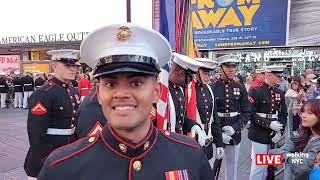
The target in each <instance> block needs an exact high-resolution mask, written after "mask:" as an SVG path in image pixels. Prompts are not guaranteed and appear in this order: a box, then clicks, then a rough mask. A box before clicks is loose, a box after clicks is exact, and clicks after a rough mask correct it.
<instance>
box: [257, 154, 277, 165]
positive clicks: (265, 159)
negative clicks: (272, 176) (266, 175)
mask: <svg viewBox="0 0 320 180" xmlns="http://www.w3.org/2000/svg"><path fill="white" fill-rule="evenodd" d="M256 165H257V166H269V165H272V166H281V165H282V154H256Z"/></svg>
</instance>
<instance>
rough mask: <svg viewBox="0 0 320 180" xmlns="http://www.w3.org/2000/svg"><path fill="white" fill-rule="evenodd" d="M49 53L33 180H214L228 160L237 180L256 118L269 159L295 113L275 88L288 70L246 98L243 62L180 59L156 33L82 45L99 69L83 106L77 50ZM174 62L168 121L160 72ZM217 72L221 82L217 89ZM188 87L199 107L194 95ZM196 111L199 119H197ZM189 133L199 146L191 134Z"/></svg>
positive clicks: (102, 34) (103, 35)
mask: <svg viewBox="0 0 320 180" xmlns="http://www.w3.org/2000/svg"><path fill="white" fill-rule="evenodd" d="M48 53H49V54H50V55H51V56H52V60H53V63H54V66H53V67H54V70H55V77H54V78H52V79H51V80H50V81H49V82H48V83H46V84H44V85H43V86H42V87H41V88H40V89H38V90H37V91H35V92H34V93H33V94H32V96H31V98H30V101H29V114H28V126H27V128H28V135H29V141H30V149H29V151H28V154H27V157H26V160H25V165H24V168H25V171H26V173H27V175H28V177H29V178H30V179H32V178H37V177H38V179H71V178H73V179H103V178H106V177H107V178H108V179H149V180H150V179H178V178H177V177H178V176H179V177H180V179H183V178H185V179H201V180H208V179H213V178H214V171H212V168H214V164H215V160H221V159H222V158H223V157H225V159H226V161H225V179H227V180H231V179H237V164H238V158H239V150H240V142H241V131H242V129H243V128H244V127H245V126H246V125H247V122H248V121H249V120H251V123H250V127H249V134H248V137H249V139H250V140H252V141H253V142H254V143H253V148H254V149H255V151H254V152H256V153H259V151H260V152H265V151H267V149H265V148H267V147H266V146H265V145H268V144H269V145H270V144H272V143H277V142H278V141H279V140H280V138H281V136H282V134H283V128H284V126H285V123H286V120H287V108H286V105H285V102H284V92H282V91H281V90H280V89H278V88H277V87H276V85H277V84H278V83H279V82H280V77H281V74H282V72H283V67H281V66H269V67H266V69H265V72H266V80H265V82H260V83H259V84H257V86H256V87H254V88H251V90H250V92H249V95H248V92H247V90H246V88H245V87H244V85H242V84H239V83H236V82H234V81H233V80H232V79H233V77H234V76H235V74H236V68H237V65H238V63H239V60H238V58H237V57H236V56H233V55H224V56H221V57H218V58H217V59H216V61H213V60H209V59H205V58H198V59H192V58H190V57H187V56H184V55H181V54H178V53H172V50H171V47H170V45H169V43H168V41H167V40H166V39H165V38H164V37H163V36H162V35H161V34H159V33H158V32H156V31H153V30H149V29H144V28H141V27H139V26H136V25H132V24H125V25H110V26H107V27H104V28H101V29H99V30H97V31H94V32H92V33H90V34H89V35H88V37H87V38H86V39H85V40H84V41H83V42H82V44H81V48H80V55H81V57H82V58H83V59H84V60H85V61H86V63H87V64H88V65H89V66H90V67H92V68H95V78H97V79H98V81H99V83H98V85H97V87H95V88H94V89H93V90H92V91H91V92H90V93H89V94H88V95H87V96H86V98H85V99H84V101H83V102H82V103H81V104H80V107H79V108H78V106H79V105H78V103H77V101H76V98H75V95H74V93H73V92H74V90H73V89H72V88H73V87H72V86H69V82H70V81H71V80H72V77H71V76H67V75H66V74H68V73H69V72H73V71H74V70H76V68H77V67H76V66H77V65H76V63H77V62H78V57H79V54H78V53H79V52H78V51H76V50H54V51H50V52H48ZM168 60H169V62H170V70H169V73H168V77H167V78H168V81H169V84H168V89H169V96H168V98H167V99H168V102H167V103H168V109H167V111H166V112H165V113H163V114H166V113H167V115H166V117H168V118H167V119H165V120H160V119H161V118H159V115H158V114H157V113H159V112H160V111H159V109H161V106H163V102H158V100H159V98H160V97H161V86H160V85H159V81H158V80H159V78H164V77H165V75H164V73H163V74H160V76H161V77H159V76H158V75H159V73H160V71H161V70H160V68H159V67H162V66H163V65H165V64H166V63H168ZM218 68H219V70H220V71H221V74H222V77H221V79H219V80H217V81H216V82H215V83H210V81H209V80H208V79H209V76H210V75H211V74H212V72H213V71H214V70H215V69H218ZM151 77H152V78H153V79H151V81H152V88H151V89H150V87H148V86H147V84H148V82H149V80H150V78H151ZM154 77H155V78H154ZM73 78H74V77H73ZM141 79H142V80H141ZM190 82H193V83H194V86H193V87H194V88H195V92H196V104H195V107H192V106H191V104H192V103H188V102H190V101H189V99H188V98H187V97H186V96H187V94H188V93H189V92H188V90H186V89H188V84H190ZM126 83H127V84H126ZM142 87H143V88H142ZM141 88H142V89H141ZM163 90H164V89H163V88H162V91H163ZM136 92H137V94H135V93H136ZM151 97H153V98H151ZM141 106H142V107H141ZM188 111H193V112H195V116H194V117H193V119H192V118H190V116H191V115H188V113H187V112H188ZM137 112H138V113H137ZM150 112H151V115H150ZM156 112H157V113H156ZM150 121H151V122H152V123H151V124H150ZM143 133H144V134H143ZM188 133H190V134H189V136H191V137H192V138H193V139H195V140H196V141H198V143H197V142H196V141H194V140H193V139H190V138H188V137H186V136H184V135H187V134H188ZM78 139H81V140H78ZM77 140H78V141H77ZM65 145H67V146H65ZM62 146H64V147H62ZM61 147H62V148H61ZM52 151H54V152H52ZM49 154H50V156H49ZM210 166H211V167H210ZM259 168H266V167H253V168H252V171H253V172H252V174H253V175H252V177H251V178H252V179H262V174H261V173H260V170H259ZM40 171H41V172H40Z"/></svg>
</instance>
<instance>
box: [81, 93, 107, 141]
mask: <svg viewBox="0 0 320 180" xmlns="http://www.w3.org/2000/svg"><path fill="white" fill-rule="evenodd" d="M76 121H77V126H76V135H77V138H78V139H81V138H84V137H86V136H93V135H94V134H96V133H98V132H100V131H102V129H103V127H104V125H105V124H106V123H107V120H106V118H105V117H104V115H103V112H102V108H101V105H100V104H99V101H98V96H97V91H96V87H94V88H93V89H92V90H91V91H90V93H89V94H88V95H87V96H86V97H85V98H84V99H83V101H82V102H81V104H80V106H79V109H78V111H77V114H76Z"/></svg>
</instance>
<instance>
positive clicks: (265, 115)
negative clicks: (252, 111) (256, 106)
mask: <svg viewBox="0 0 320 180" xmlns="http://www.w3.org/2000/svg"><path fill="white" fill-rule="evenodd" d="M256 114H257V115H258V116H260V117H262V118H270V119H277V118H278V113H276V114H266V113H256Z"/></svg>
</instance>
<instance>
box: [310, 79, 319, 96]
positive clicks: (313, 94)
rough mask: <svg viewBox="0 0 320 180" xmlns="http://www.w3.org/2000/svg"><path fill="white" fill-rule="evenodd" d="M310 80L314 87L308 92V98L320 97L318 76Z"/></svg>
mask: <svg viewBox="0 0 320 180" xmlns="http://www.w3.org/2000/svg"><path fill="white" fill-rule="evenodd" d="M312 82H313V83H314V84H315V85H316V87H315V88H314V90H313V91H312V92H311V93H310V95H309V97H308V99H315V98H317V99H320V77H319V78H317V79H313V80H312Z"/></svg>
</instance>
